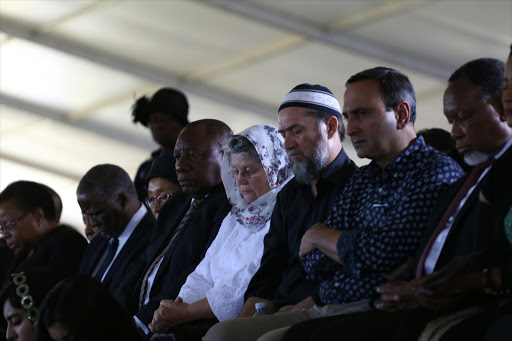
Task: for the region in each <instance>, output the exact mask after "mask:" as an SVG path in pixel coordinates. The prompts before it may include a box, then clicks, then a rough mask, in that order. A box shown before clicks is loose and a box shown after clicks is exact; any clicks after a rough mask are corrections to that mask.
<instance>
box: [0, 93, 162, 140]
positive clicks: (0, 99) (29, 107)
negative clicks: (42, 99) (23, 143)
mask: <svg viewBox="0 0 512 341" xmlns="http://www.w3.org/2000/svg"><path fill="white" fill-rule="evenodd" d="M0 105H5V106H8V107H11V108H14V109H18V110H21V111H26V112H29V113H31V114H34V115H37V116H39V117H42V118H47V119H50V120H53V121H56V122H59V123H62V124H65V125H67V126H70V127H73V128H80V129H83V130H85V131H87V132H91V133H95V134H99V135H101V136H104V137H108V138H111V139H113V140H116V141H119V142H122V143H124V144H128V145H133V146H135V147H139V148H144V149H147V150H151V149H154V148H155V144H154V143H153V142H151V141H148V140H147V139H143V138H141V137H139V136H137V135H133V134H127V133H126V132H123V131H119V130H116V129H112V128H108V127H106V126H104V125H101V124H97V123H94V122H91V121H72V120H70V119H69V118H68V116H67V112H65V111H62V110H60V109H56V108H51V107H48V106H45V105H41V104H38V103H33V102H30V101H27V100H24V99H21V98H17V97H13V96H10V95H7V94H3V93H0Z"/></svg>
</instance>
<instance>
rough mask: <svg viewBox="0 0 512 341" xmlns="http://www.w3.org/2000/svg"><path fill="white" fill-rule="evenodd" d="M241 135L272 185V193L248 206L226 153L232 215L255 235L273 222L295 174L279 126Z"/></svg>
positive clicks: (224, 172)
mask: <svg viewBox="0 0 512 341" xmlns="http://www.w3.org/2000/svg"><path fill="white" fill-rule="evenodd" d="M238 135H241V136H244V137H246V138H247V139H248V140H249V141H250V142H251V143H252V144H253V146H254V148H255V149H256V152H257V153H258V156H259V158H260V161H261V164H262V165H263V169H264V170H265V173H266V174H267V180H268V183H269V185H270V191H269V192H267V193H265V194H263V195H262V196H261V197H259V198H258V199H256V200H255V201H253V202H252V203H250V204H248V203H247V201H245V199H244V198H243V197H242V194H241V193H240V190H239V188H238V185H237V183H236V180H235V179H234V178H233V176H232V175H231V174H230V171H231V170H232V167H231V164H230V163H229V159H228V156H227V155H226V153H224V157H223V160H222V167H221V176H222V182H223V183H224V188H225V189H226V195H227V197H228V199H229V202H230V203H231V205H233V207H232V208H231V214H232V215H233V216H234V217H235V219H236V220H237V222H239V223H240V224H241V225H243V226H244V227H246V228H247V229H249V230H251V232H253V233H254V232H257V231H259V230H260V229H262V228H263V226H265V223H266V222H267V221H268V220H269V219H270V217H271V215H272V210H273V209H274V205H275V203H276V198H277V193H279V191H280V190H281V189H282V188H283V187H284V185H286V183H287V182H288V181H289V180H290V179H291V178H292V177H293V172H292V169H291V165H290V162H289V161H288V154H287V153H286V150H285V149H284V140H283V137H282V136H281V135H280V134H279V133H278V131H277V129H276V128H275V127H272V126H269V125H264V124H261V125H255V126H252V127H250V128H247V129H245V130H244V131H242V132H241V133H240V134H238Z"/></svg>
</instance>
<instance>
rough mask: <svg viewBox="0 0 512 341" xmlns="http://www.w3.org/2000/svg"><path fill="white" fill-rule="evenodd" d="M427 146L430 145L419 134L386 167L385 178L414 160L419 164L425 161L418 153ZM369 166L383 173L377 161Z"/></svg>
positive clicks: (378, 172)
mask: <svg viewBox="0 0 512 341" xmlns="http://www.w3.org/2000/svg"><path fill="white" fill-rule="evenodd" d="M426 148H428V147H427V145H426V144H425V140H424V139H423V136H418V137H417V138H416V139H414V140H413V141H412V142H411V144H410V145H409V146H408V147H407V148H406V149H405V150H404V151H403V152H402V153H401V154H400V155H398V156H397V157H396V159H394V160H393V161H392V162H391V163H390V164H388V165H387V166H386V167H385V168H384V179H387V178H388V177H389V176H390V175H391V174H393V173H394V172H395V171H396V170H397V169H403V168H404V167H403V166H404V165H407V164H408V163H411V162H414V163H416V164H417V163H418V162H424V160H421V158H418V155H417V153H418V152H419V151H424V150H425V149H426ZM368 166H369V167H370V169H371V170H372V171H373V172H375V173H377V174H379V175H380V174H381V172H382V168H380V166H379V165H378V164H377V162H375V161H372V162H371V163H370V164H369V165H368ZM418 166H419V165H418Z"/></svg>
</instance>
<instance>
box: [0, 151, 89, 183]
mask: <svg viewBox="0 0 512 341" xmlns="http://www.w3.org/2000/svg"><path fill="white" fill-rule="evenodd" d="M0 158H1V159H2V160H7V161H11V162H14V163H17V164H20V165H23V166H27V167H30V168H34V169H37V170H41V171H43V172H48V173H50V174H55V175H58V176H61V177H64V178H66V179H69V180H73V181H76V182H78V181H80V179H81V178H82V176H83V174H75V173H72V172H66V171H63V170H62V169H61V168H59V167H53V166H52V165H51V164H50V163H40V162H34V161H33V160H28V159H24V158H21V157H19V156H16V155H12V154H9V153H5V152H2V154H1V155H0ZM3 187H5V186H3Z"/></svg>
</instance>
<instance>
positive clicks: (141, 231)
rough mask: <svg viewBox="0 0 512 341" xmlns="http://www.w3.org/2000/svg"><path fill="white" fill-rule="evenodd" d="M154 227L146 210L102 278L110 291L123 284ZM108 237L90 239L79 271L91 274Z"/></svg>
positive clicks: (144, 247)
mask: <svg viewBox="0 0 512 341" xmlns="http://www.w3.org/2000/svg"><path fill="white" fill-rule="evenodd" d="M154 227H155V218H154V217H153V214H151V211H149V210H148V211H147V212H146V214H145V215H144V217H143V218H142V220H141V221H140V222H139V224H138V225H137V226H136V227H135V229H134V230H133V232H132V234H131V236H130V238H128V240H127V241H126V244H125V245H124V246H123V249H122V250H121V252H120V253H119V254H118V255H117V257H116V259H115V260H114V263H113V264H112V266H111V267H110V269H109V270H108V272H107V275H106V276H105V279H104V280H103V284H104V285H105V286H107V287H108V289H109V290H110V292H112V293H114V292H115V291H116V290H117V289H118V288H119V286H120V285H122V284H124V279H125V275H126V273H128V272H129V271H130V269H131V267H132V266H133V265H134V262H135V260H136V259H137V257H139V255H140V254H141V253H143V252H144V251H145V250H146V248H147V246H148V243H149V240H150V238H151V235H152V233H153V229H154ZM109 239H110V238H109V237H107V236H103V235H98V236H96V238H94V239H93V240H92V241H91V243H90V244H89V246H88V247H87V249H86V250H85V254H84V258H83V260H82V264H81V266H80V272H81V273H83V274H86V275H90V276H92V273H93V271H94V269H95V268H96V267H97V265H98V262H99V261H101V257H102V255H103V254H104V253H105V250H106V248H107V246H108V241H109ZM127 285H128V284H127ZM131 287H132V290H133V288H134V287H135V283H132V286H131Z"/></svg>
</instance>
